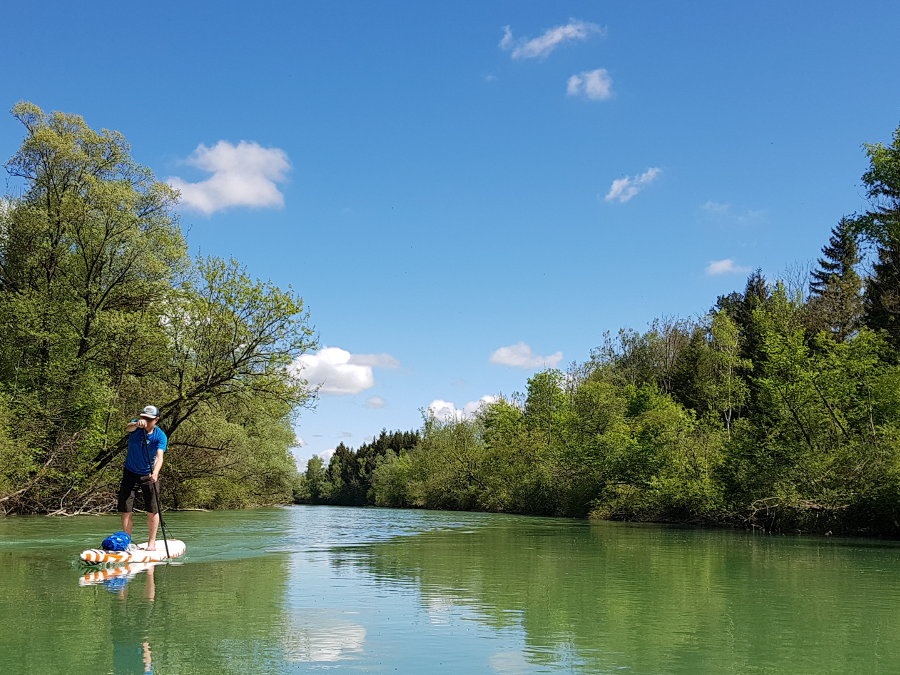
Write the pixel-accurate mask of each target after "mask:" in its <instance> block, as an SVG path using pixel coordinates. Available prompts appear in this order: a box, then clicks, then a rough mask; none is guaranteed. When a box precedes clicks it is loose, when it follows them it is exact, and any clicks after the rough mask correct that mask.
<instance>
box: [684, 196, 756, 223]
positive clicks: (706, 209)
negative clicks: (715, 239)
mask: <svg viewBox="0 0 900 675" xmlns="http://www.w3.org/2000/svg"><path fill="white" fill-rule="evenodd" d="M700 210H701V211H702V212H703V213H704V214H705V215H706V216H708V217H709V218H710V219H713V220H719V221H724V222H726V223H732V224H737V225H752V224H754V223H759V222H762V221H765V219H766V211H765V210H764V209H743V210H740V209H734V208H732V206H731V204H723V203H721V202H714V201H712V200H710V201H707V202H706V203H704V204H701V205H700Z"/></svg>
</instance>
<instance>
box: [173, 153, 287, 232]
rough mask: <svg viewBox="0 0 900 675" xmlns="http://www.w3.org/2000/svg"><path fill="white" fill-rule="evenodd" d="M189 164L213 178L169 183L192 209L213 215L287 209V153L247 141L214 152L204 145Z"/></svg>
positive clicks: (178, 179)
mask: <svg viewBox="0 0 900 675" xmlns="http://www.w3.org/2000/svg"><path fill="white" fill-rule="evenodd" d="M186 163H187V164H189V165H191V166H194V167H197V168H198V169H202V170H203V171H207V172H209V173H211V174H212V175H211V176H210V177H209V178H207V179H206V180H202V181H199V182H197V183H189V182H187V181H185V180H184V179H182V178H178V177H177V176H172V177H171V178H169V179H168V180H167V181H166V182H167V183H168V184H169V185H171V186H172V187H173V188H175V189H176V190H178V191H179V192H180V193H181V202H182V203H183V204H184V205H185V206H187V207H189V208H192V209H196V210H197V211H200V212H202V213H205V214H206V215H210V214H212V213H215V212H216V211H221V210H223V209H227V208H231V207H234V206H251V207H268V208H273V207H281V206H284V195H283V194H281V192H280V191H279V189H278V183H282V182H284V181H285V180H286V176H287V172H288V171H289V170H290V168H291V164H290V162H289V161H288V157H287V153H285V152H284V150H280V149H279V148H264V147H262V146H261V145H259V144H258V143H249V142H247V141H241V142H240V143H238V144H237V145H232V144H231V143H229V142H228V141H219V142H218V143H216V144H215V145H214V146H212V147H211V148H210V147H207V146H205V145H203V144H202V143H201V144H200V145H198V146H197V149H196V150H194V152H193V154H191V156H190V157H189V158H188V159H187V160H186Z"/></svg>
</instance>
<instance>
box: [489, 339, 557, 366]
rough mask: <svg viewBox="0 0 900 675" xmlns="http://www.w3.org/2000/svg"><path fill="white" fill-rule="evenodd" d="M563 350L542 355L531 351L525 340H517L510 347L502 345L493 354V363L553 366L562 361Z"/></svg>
mask: <svg viewBox="0 0 900 675" xmlns="http://www.w3.org/2000/svg"><path fill="white" fill-rule="evenodd" d="M562 357H563V355H562V352H555V353H553V354H551V355H550V356H541V355H540V354H535V353H534V352H532V351H531V347H530V346H528V345H527V344H525V343H524V342H517V343H516V344H514V345H510V346H508V347H500V349H498V350H496V351H495V352H494V353H493V354H491V359H490V361H491V363H498V364H500V365H501V366H513V367H514V368H553V367H555V366H556V364H557V363H559V362H560V361H562Z"/></svg>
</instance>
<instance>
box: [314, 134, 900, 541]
mask: <svg viewBox="0 0 900 675" xmlns="http://www.w3.org/2000/svg"><path fill="white" fill-rule="evenodd" d="M865 147H866V153H867V156H868V160H869V168H868V170H867V171H866V172H865V173H864V175H863V177H862V180H863V182H864V184H865V186H866V189H867V192H868V197H869V199H870V209H869V210H868V211H866V212H865V213H863V214H857V215H853V216H849V217H846V218H843V219H841V220H840V222H839V223H838V224H837V225H836V226H835V227H834V228H833V229H832V231H831V237H830V240H829V241H828V243H827V245H826V246H825V247H824V248H823V249H822V257H821V258H819V259H818V262H817V264H816V265H815V266H814V269H813V271H812V273H811V275H810V276H809V278H804V279H783V280H774V281H770V280H767V279H766V278H764V276H763V273H762V272H761V271H759V270H757V271H756V272H754V273H753V274H751V275H750V277H749V279H748V280H747V283H746V286H745V288H744V290H743V291H742V292H734V293H731V294H730V295H726V296H722V297H720V298H718V299H717V300H716V302H715V304H714V305H713V307H712V308H711V309H710V310H709V312H708V313H707V314H706V315H705V316H703V317H702V318H700V319H699V320H680V319H658V320H656V321H654V322H653V323H652V324H651V325H650V327H649V330H647V331H645V332H643V333H640V332H636V331H633V330H620V331H619V332H618V333H617V334H616V335H606V337H605V339H604V341H603V344H602V345H601V346H600V347H598V348H597V349H595V350H594V351H593V353H592V354H591V355H590V358H589V359H588V360H587V361H586V362H584V363H581V364H577V365H574V366H573V367H572V368H571V369H570V370H569V371H568V372H561V371H558V370H548V371H544V372H541V373H538V374H536V375H535V376H534V377H532V378H531V379H529V380H528V383H527V388H526V391H525V393H524V394H522V395H518V396H514V397H512V398H511V399H504V400H500V401H498V402H496V403H493V404H490V405H485V406H484V407H483V408H482V409H481V411H480V412H479V413H478V414H477V415H476V416H475V417H474V418H472V419H457V420H439V419H434V418H431V419H428V420H426V422H425V424H424V427H423V428H422V430H421V431H420V432H419V433H418V435H416V434H412V433H393V434H388V433H386V432H383V433H382V435H381V437H380V438H379V439H378V440H377V441H376V442H375V443H373V444H370V445H366V446H363V447H362V448H360V449H359V450H357V451H356V452H354V451H352V450H349V449H347V448H344V447H340V448H338V451H336V452H335V454H334V456H333V457H332V459H331V462H330V464H329V466H328V467H327V468H326V467H324V466H323V465H322V463H321V460H319V459H318V458H313V459H312V460H310V463H309V466H308V468H307V472H306V476H305V478H304V482H303V484H302V485H301V489H300V491H299V492H298V496H299V498H300V499H301V500H303V501H319V502H325V503H333V504H349V503H353V504H361V503H367V504H375V505H380V506H411V507H426V508H437V509H474V510H486V511H506V512H515V513H530V514H552V515H567V516H586V515H590V516H595V517H600V518H620V519H640V520H659V521H678V522H697V523H710V524H729V525H743V526H751V527H760V528H764V529H766V530H773V531H796V530H799V531H818V532H828V531H831V532H834V533H838V532H842V533H861V534H873V535H885V536H895V537H896V536H900V128H898V129H897V131H896V132H895V135H894V138H893V142H892V144H891V145H889V146H884V145H881V144H875V145H867V146H865Z"/></svg>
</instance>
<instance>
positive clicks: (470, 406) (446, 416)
mask: <svg viewBox="0 0 900 675" xmlns="http://www.w3.org/2000/svg"><path fill="white" fill-rule="evenodd" d="M499 400H500V397H499V396H482V397H481V398H480V399H478V400H477V401H469V402H468V403H466V404H465V405H464V406H463V407H462V408H457V407H456V404H455V403H453V402H452V401H444V400H443V399H439V398H438V399H435V400H433V401H432V402H431V403H429V404H428V409H427V412H428V415H429V416H431V417H434V418H435V419H438V420H441V421H442V422H452V421H460V420H464V419H471V418H472V417H474V416H475V414H476V413H477V412H478V411H479V410H481V407H482V406H484V405H486V404H490V403H496V402H497V401H499Z"/></svg>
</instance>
